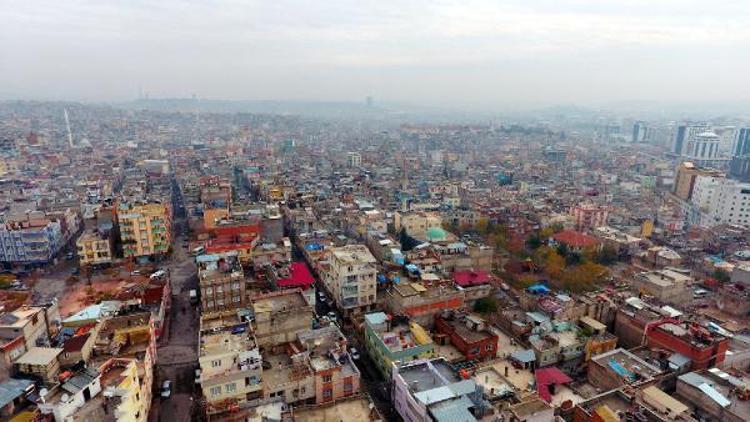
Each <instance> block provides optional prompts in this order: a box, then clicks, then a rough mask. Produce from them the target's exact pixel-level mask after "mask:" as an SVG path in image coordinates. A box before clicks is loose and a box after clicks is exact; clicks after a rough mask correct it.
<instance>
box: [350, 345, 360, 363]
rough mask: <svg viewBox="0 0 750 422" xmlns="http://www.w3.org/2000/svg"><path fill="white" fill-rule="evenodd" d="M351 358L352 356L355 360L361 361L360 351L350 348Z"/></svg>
mask: <svg viewBox="0 0 750 422" xmlns="http://www.w3.org/2000/svg"><path fill="white" fill-rule="evenodd" d="M349 356H351V357H352V359H354V360H359V351H358V350H357V348H356V347H351V348H349Z"/></svg>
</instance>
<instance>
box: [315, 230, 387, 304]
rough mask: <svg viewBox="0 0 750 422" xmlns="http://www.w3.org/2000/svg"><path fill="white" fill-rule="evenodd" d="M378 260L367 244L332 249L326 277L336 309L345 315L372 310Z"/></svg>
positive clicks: (374, 299)
mask: <svg viewBox="0 0 750 422" xmlns="http://www.w3.org/2000/svg"><path fill="white" fill-rule="evenodd" d="M375 262H376V260H375V257H374V256H373V255H372V253H370V250H369V249H367V247H366V246H365V245H347V246H342V247H339V248H333V249H332V250H331V265H330V268H329V270H328V271H326V272H325V273H324V274H323V276H324V277H323V279H324V281H325V284H326V287H327V289H328V291H329V292H330V293H331V295H332V296H333V298H334V300H335V301H336V306H337V307H338V308H339V309H340V310H341V311H342V312H343V313H344V314H345V315H351V314H359V313H363V312H367V311H371V310H372V309H373V308H374V305H375V301H376V285H375V283H376V280H375V278H376V275H377V269H376V268H375Z"/></svg>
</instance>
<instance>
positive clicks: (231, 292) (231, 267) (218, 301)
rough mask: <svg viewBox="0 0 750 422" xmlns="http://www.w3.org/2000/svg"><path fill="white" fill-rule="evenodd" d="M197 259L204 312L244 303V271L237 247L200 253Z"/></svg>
mask: <svg viewBox="0 0 750 422" xmlns="http://www.w3.org/2000/svg"><path fill="white" fill-rule="evenodd" d="M195 260H196V263H197V264H198V284H199V286H200V291H201V309H202V310H203V312H215V311H222V310H227V309H234V308H239V307H242V306H245V304H246V299H245V273H244V271H243V270H242V265H240V261H239V259H238V256H237V252H236V251H231V252H226V253H222V254H210V255H199V256H197V257H196V259H195Z"/></svg>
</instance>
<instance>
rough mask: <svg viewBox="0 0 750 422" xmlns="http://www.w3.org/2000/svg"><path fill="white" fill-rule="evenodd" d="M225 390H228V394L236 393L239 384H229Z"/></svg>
mask: <svg viewBox="0 0 750 422" xmlns="http://www.w3.org/2000/svg"><path fill="white" fill-rule="evenodd" d="M224 389H226V391H227V393H234V392H235V391H237V384H235V383H231V384H227V385H225V386H224Z"/></svg>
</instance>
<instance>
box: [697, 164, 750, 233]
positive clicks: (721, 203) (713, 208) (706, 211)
mask: <svg viewBox="0 0 750 422" xmlns="http://www.w3.org/2000/svg"><path fill="white" fill-rule="evenodd" d="M691 202H692V203H693V205H694V206H696V207H697V208H698V211H699V213H700V221H699V224H700V225H701V226H704V227H711V226H715V225H718V224H738V225H743V226H750V183H742V182H740V181H737V180H733V179H727V178H725V177H717V176H703V175H700V176H698V177H697V178H696V180H695V187H694V188H693V197H692V199H691Z"/></svg>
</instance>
